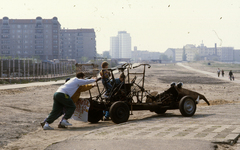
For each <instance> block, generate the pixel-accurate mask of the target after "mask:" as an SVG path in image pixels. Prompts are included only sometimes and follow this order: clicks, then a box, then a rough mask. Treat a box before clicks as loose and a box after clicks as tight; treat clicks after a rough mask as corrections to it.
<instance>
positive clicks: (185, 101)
mask: <svg viewBox="0 0 240 150" xmlns="http://www.w3.org/2000/svg"><path fill="white" fill-rule="evenodd" d="M179 109H180V112H181V114H182V115H183V116H185V117H191V116H193V115H194V114H195V112H196V109H197V107H196V103H195V101H194V100H193V98H192V97H190V96H184V97H183V98H182V99H181V100H180V102H179Z"/></svg>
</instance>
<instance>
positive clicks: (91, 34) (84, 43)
mask: <svg viewBox="0 0 240 150" xmlns="http://www.w3.org/2000/svg"><path fill="white" fill-rule="evenodd" d="M60 32H61V58H62V59H75V60H76V61H77V62H82V61H84V60H83V58H84V59H86V60H89V59H93V58H94V57H96V40H95V38H96V36H95V31H94V29H62V30H61V31H60ZM86 60H85V61H86Z"/></svg>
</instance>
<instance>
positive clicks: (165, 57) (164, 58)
mask: <svg viewBox="0 0 240 150" xmlns="http://www.w3.org/2000/svg"><path fill="white" fill-rule="evenodd" d="M160 58H161V60H163V61H168V60H169V59H168V56H167V55H165V54H161V56H160Z"/></svg>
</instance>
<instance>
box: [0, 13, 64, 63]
mask: <svg viewBox="0 0 240 150" xmlns="http://www.w3.org/2000/svg"><path fill="white" fill-rule="evenodd" d="M60 28H61V25H60V23H59V22H58V19H57V17H53V18H52V19H42V18H41V17H37V18H36V19H9V18H8V17H4V18H3V19H0V29H1V37H0V40H1V42H0V48H1V49H0V56H6V57H8V56H10V57H12V58H16V57H20V58H32V57H36V58H40V59H42V60H45V59H59V54H60V43H59V31H60Z"/></svg>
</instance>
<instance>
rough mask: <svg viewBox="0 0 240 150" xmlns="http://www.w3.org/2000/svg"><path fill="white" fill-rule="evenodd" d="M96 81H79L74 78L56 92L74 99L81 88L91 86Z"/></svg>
mask: <svg viewBox="0 0 240 150" xmlns="http://www.w3.org/2000/svg"><path fill="white" fill-rule="evenodd" d="M95 81H96V80H95V79H78V78H77V77H74V78H71V79H70V80H69V81H67V82H66V83H65V84H64V85H62V86H60V87H59V88H58V90H57V91H56V92H60V93H64V94H67V95H69V96H70V97H72V96H73V94H74V93H75V92H76V91H77V89H78V88H79V86H81V85H86V84H90V83H92V82H95Z"/></svg>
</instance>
